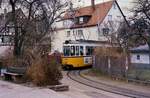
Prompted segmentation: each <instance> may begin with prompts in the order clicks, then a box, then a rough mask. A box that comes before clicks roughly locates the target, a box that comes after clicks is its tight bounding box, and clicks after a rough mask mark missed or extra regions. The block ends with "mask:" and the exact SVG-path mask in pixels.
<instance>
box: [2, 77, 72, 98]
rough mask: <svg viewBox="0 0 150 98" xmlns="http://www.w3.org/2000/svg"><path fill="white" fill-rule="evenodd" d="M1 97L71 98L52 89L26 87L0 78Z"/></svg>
mask: <svg viewBox="0 0 150 98" xmlns="http://www.w3.org/2000/svg"><path fill="white" fill-rule="evenodd" d="M0 98H71V97H68V96H65V95H63V94H58V93H57V92H54V91H52V90H50V89H44V88H37V87H33V88H30V87H25V86H22V85H17V84H13V83H9V82H6V81H1V80H0Z"/></svg>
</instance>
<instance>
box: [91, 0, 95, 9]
mask: <svg viewBox="0 0 150 98" xmlns="http://www.w3.org/2000/svg"><path fill="white" fill-rule="evenodd" d="M91 6H92V9H93V10H95V0H91Z"/></svg>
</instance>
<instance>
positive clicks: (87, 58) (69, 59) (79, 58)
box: [62, 40, 99, 69]
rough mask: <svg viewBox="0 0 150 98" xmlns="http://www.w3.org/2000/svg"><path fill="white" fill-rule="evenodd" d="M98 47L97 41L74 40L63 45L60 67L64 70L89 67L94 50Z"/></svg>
mask: <svg viewBox="0 0 150 98" xmlns="http://www.w3.org/2000/svg"><path fill="white" fill-rule="evenodd" d="M97 46H99V43H98V42H97V41H92V40H76V41H72V40H69V41H66V42H65V43H64V44H63V56H62V66H63V68H65V69H71V68H78V67H86V66H91V65H92V64H93V52H94V48H95V47H97Z"/></svg>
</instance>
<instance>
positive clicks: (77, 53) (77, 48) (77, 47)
mask: <svg viewBox="0 0 150 98" xmlns="http://www.w3.org/2000/svg"><path fill="white" fill-rule="evenodd" d="M76 56H79V46H76Z"/></svg>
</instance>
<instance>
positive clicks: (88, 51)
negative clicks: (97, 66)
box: [86, 46, 93, 55]
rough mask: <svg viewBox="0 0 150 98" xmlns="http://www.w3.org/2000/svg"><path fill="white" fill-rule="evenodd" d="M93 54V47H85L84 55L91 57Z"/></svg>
mask: <svg viewBox="0 0 150 98" xmlns="http://www.w3.org/2000/svg"><path fill="white" fill-rule="evenodd" d="M92 54H93V47H90V46H86V55H92Z"/></svg>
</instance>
